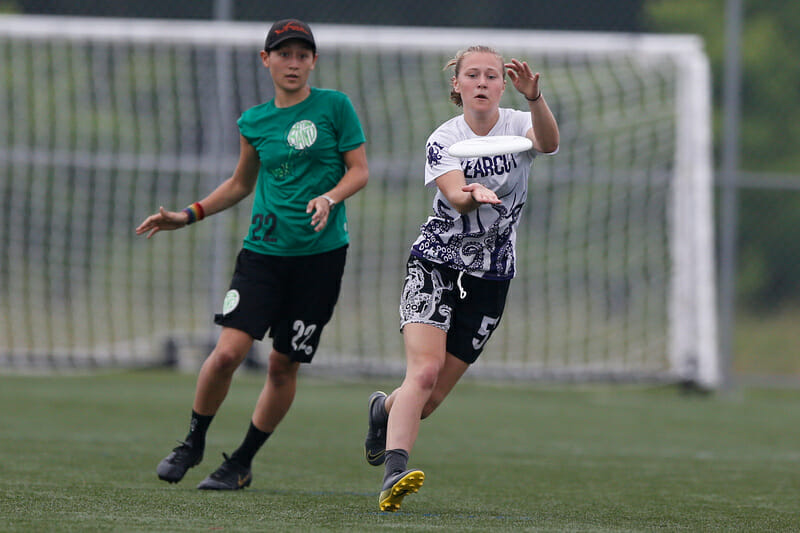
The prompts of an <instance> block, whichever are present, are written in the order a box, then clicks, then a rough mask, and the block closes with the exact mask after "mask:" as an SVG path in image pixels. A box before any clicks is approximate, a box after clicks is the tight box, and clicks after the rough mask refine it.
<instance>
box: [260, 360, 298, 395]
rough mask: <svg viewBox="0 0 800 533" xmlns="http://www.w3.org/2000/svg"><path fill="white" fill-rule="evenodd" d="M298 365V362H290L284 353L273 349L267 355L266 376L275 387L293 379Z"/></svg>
mask: <svg viewBox="0 0 800 533" xmlns="http://www.w3.org/2000/svg"><path fill="white" fill-rule="evenodd" d="M298 366H299V363H295V362H292V361H291V360H290V359H289V358H288V357H286V356H285V355H283V354H281V353H278V352H276V351H273V352H272V353H270V355H269V365H268V366H267V378H268V379H269V380H270V382H272V384H273V385H275V386H276V387H280V386H283V385H286V384H287V383H289V382H291V381H293V380H294V379H295V376H296V375H297V368H298Z"/></svg>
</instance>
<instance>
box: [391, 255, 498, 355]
mask: <svg viewBox="0 0 800 533" xmlns="http://www.w3.org/2000/svg"><path fill="white" fill-rule="evenodd" d="M510 283H511V282H510V280H500V281H497V280H486V279H482V278H477V277H475V276H470V275H468V274H465V273H464V272H462V271H459V270H455V269H453V268H450V267H448V266H446V265H440V264H437V263H433V262H431V261H428V260H427V259H422V258H419V257H415V256H411V257H410V258H409V260H408V262H407V263H406V278H405V282H404V283H403V292H402V294H401V297H400V329H401V330H402V329H403V327H405V325H406V324H409V323H418V324H428V325H430V326H434V327H437V328H440V329H442V330H444V331H446V332H447V351H448V352H449V353H451V354H453V355H454V356H456V357H457V358H459V359H461V360H462V361H464V362H465V363H467V364H472V363H474V362H475V361H476V360H477V359H478V356H479V355H480V353H481V352H482V351H483V347H484V346H485V344H486V341H488V340H489V337H490V336H491V335H492V332H493V331H494V329H495V328H496V327H497V324H499V323H500V318H501V317H502V315H503V309H504V308H505V303H506V296H507V294H508V288H509V285H510Z"/></svg>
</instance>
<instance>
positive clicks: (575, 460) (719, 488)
mask: <svg viewBox="0 0 800 533" xmlns="http://www.w3.org/2000/svg"><path fill="white" fill-rule="evenodd" d="M194 380H195V377H194V376H193V375H188V374H179V373H172V372H167V371H141V372H130V373H118V374H101V375H81V376H63V375H62V376H19V375H5V376H0V404H1V405H2V410H3V414H2V416H0V530H2V531H25V532H30V531H82V532H83V531H218V530H219V531H359V532H360V531H379V530H393V531H653V530H662V531H798V530H800V515H799V514H798V501H800V390H786V389H784V390H778V389H739V390H736V391H730V392H724V393H718V394H716V395H712V396H696V395H687V394H681V393H680V392H679V391H678V390H677V389H675V388H672V387H643V386H600V385H597V386H595V385H592V386H522V385H519V384H499V383H476V382H472V381H469V380H468V381H465V382H464V383H462V384H460V385H459V386H458V387H457V388H456V390H455V391H454V392H453V394H452V395H451V397H450V398H448V401H447V402H446V403H445V404H444V405H443V406H442V408H441V409H440V410H439V411H437V412H436V413H435V414H434V415H433V417H431V418H430V419H429V420H426V421H425V422H423V426H422V430H421V434H420V439H419V441H418V444H417V447H416V448H415V450H414V451H413V453H412V461H411V466H414V467H417V468H421V469H423V470H424V471H425V473H426V475H427V477H426V481H425V486H424V487H423V488H422V490H421V491H420V493H419V494H415V495H412V496H409V497H408V498H406V500H405V502H404V505H403V508H402V510H401V511H400V512H399V513H395V514H391V513H381V512H379V511H378V510H377V493H378V490H379V484H380V480H381V476H382V469H381V468H375V467H370V466H368V465H367V464H366V462H365V461H364V459H363V448H362V443H363V436H364V431H365V423H366V422H365V418H366V417H365V413H366V399H367V396H368V395H369V393H370V392H371V391H372V390H374V389H376V388H382V389H385V390H388V389H391V387H392V386H393V385H395V382H394V381H390V382H385V381H384V382H375V383H365V382H360V381H340V380H332V379H326V380H322V379H319V378H311V377H308V376H303V377H302V379H301V384H300V389H299V391H298V395H297V399H296V401H295V405H294V407H293V409H292V411H291V412H290V413H289V416H288V417H287V419H286V420H285V421H284V423H283V424H282V426H281V427H280V428H279V429H278V431H277V432H276V433H275V434H274V435H273V437H272V438H271V439H270V441H269V442H268V443H267V444H266V446H265V447H264V449H262V451H261V453H260V454H259V456H258V457H257V458H256V461H255V463H254V471H253V474H254V481H253V485H252V486H251V487H250V488H248V489H246V490H244V491H239V492H235V493H213V492H212V493H208V492H205V491H198V490H196V489H195V486H196V485H197V483H198V482H199V481H200V480H201V479H202V478H203V477H205V476H206V475H207V474H208V473H209V472H211V471H212V470H214V469H215V468H216V467H217V466H218V465H219V463H220V461H221V459H222V457H221V452H223V451H226V452H231V451H232V450H233V449H234V448H235V447H236V446H237V445H238V444H239V442H240V440H241V438H242V436H243V435H244V431H245V429H246V427H247V424H248V419H249V416H250V411H251V408H252V404H253V402H254V401H255V399H256V396H257V394H258V391H259V389H260V387H261V382H262V377H261V376H260V375H255V374H252V373H241V374H239V375H237V378H236V381H235V383H234V387H233V389H232V391H231V394H230V395H229V397H228V399H227V401H226V403H225V404H224V406H223V408H222V410H221V411H220V413H219V414H218V416H217V418H216V420H215V421H214V423H213V425H212V427H211V432H210V434H209V442H208V446H207V449H206V458H205V460H204V461H203V463H202V464H201V465H200V466H199V467H197V468H195V469H193V470H190V471H189V473H188V474H187V476H186V478H185V479H184V481H183V482H182V483H180V484H178V485H169V484H166V483H164V482H162V481H159V480H158V479H157V477H156V474H155V466H156V464H157V463H158V461H159V460H160V459H161V458H162V457H163V456H164V455H165V454H166V453H167V452H168V451H169V450H170V449H171V448H172V447H173V446H174V445H175V440H176V439H178V438H182V437H183V436H184V434H185V432H186V428H187V421H188V414H189V409H190V405H191V398H192V395H193V390H194Z"/></svg>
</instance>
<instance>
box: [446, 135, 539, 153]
mask: <svg viewBox="0 0 800 533" xmlns="http://www.w3.org/2000/svg"><path fill="white" fill-rule="evenodd" d="M531 148H533V142H531V140H530V139H528V138H527V137H522V136H521V135H490V136H487V137H474V138H472V139H464V140H463V141H458V142H455V143H453V144H451V145H450V148H448V149H447V153H448V154H450V155H451V156H453V157H483V156H491V155H503V154H516V153H519V152H526V151H528V150H530V149H531Z"/></svg>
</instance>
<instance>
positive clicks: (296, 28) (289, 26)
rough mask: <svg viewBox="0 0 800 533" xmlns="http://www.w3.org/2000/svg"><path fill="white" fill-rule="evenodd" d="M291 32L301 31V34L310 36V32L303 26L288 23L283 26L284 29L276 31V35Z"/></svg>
mask: <svg viewBox="0 0 800 533" xmlns="http://www.w3.org/2000/svg"><path fill="white" fill-rule="evenodd" d="M291 30H294V31H299V32H301V33H305V34H306V35H308V30H306V29H305V28H304V27H302V26H299V25H297V24H295V23H294V22H287V23H286V24H285V25H284V26H283V28H281V29H279V30H275V33H276V34H278V35H280V34H281V33H284V32H287V31H291Z"/></svg>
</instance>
